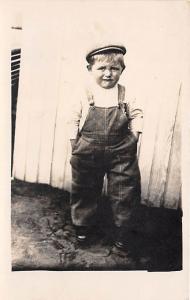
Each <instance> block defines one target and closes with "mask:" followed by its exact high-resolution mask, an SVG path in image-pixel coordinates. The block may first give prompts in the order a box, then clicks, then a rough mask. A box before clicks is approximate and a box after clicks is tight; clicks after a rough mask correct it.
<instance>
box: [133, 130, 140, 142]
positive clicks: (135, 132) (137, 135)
mask: <svg viewBox="0 0 190 300" xmlns="http://www.w3.org/2000/svg"><path fill="white" fill-rule="evenodd" d="M133 135H134V137H135V138H136V139H137V142H138V140H139V135H140V133H139V132H138V131H133Z"/></svg>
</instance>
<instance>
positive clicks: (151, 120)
mask: <svg viewBox="0 0 190 300" xmlns="http://www.w3.org/2000/svg"><path fill="white" fill-rule="evenodd" d="M154 100H155V101H154V102H153V101H152V98H151V99H148V101H147V104H146V107H145V111H144V126H143V133H142V138H141V146H140V153H139V167H140V171H141V194H142V203H144V204H146V203H147V201H148V187H149V182H150V173H151V168H152V161H153V156H154V150H155V139H156V132H157V127H158V116H159V111H160V105H159V101H158V100H159V99H156V97H155V99H154Z"/></svg>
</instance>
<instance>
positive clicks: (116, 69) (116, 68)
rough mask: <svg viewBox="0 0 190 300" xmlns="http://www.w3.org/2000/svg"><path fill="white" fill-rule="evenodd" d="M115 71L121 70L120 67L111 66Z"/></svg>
mask: <svg viewBox="0 0 190 300" xmlns="http://www.w3.org/2000/svg"><path fill="white" fill-rule="evenodd" d="M111 69H112V70H113V71H119V68H118V67H112V68H111Z"/></svg>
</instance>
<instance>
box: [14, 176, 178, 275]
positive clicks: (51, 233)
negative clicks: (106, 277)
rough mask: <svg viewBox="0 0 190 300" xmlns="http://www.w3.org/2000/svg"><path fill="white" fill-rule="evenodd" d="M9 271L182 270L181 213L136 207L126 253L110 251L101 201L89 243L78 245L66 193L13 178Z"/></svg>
mask: <svg viewBox="0 0 190 300" xmlns="http://www.w3.org/2000/svg"><path fill="white" fill-rule="evenodd" d="M11 211H12V269H13V271H24V270H60V271H61V270H147V271H174V270H175V271H177V270H181V268H182V255H181V253H182V242H181V240H182V234H181V233H182V228H181V218H182V217H181V211H178V210H177V211H176V210H167V209H156V208H147V207H145V206H141V207H140V208H139V211H138V214H137V220H138V222H137V224H136V227H135V228H136V229H135V230H134V231H133V232H131V240H130V247H129V248H130V253H131V255H123V254H121V253H118V252H116V251H113V247H112V239H113V230H112V218H111V212H110V209H109V206H108V201H107V200H106V199H103V200H102V206H101V207H100V213H99V222H98V225H99V226H97V228H96V230H95V232H94V235H93V236H92V238H91V241H90V243H89V245H88V246H86V247H79V245H78V243H77V241H76V238H75V231H74V228H73V226H72V224H71V219H70V208H69V193H67V192H65V191H61V190H59V189H55V188H52V187H50V186H48V185H42V184H32V183H26V182H23V181H18V180H14V181H12V210H11Z"/></svg>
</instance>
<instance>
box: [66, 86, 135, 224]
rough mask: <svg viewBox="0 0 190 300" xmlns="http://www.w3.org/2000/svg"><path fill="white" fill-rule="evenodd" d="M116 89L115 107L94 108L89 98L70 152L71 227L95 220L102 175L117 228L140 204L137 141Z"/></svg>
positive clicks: (93, 103)
mask: <svg viewBox="0 0 190 300" xmlns="http://www.w3.org/2000/svg"><path fill="white" fill-rule="evenodd" d="M122 88H123V87H122V86H120V85H118V106H114V107H108V108H104V107H97V106H95V102H94V99H93V95H91V94H88V100H89V112H88V115H87V117H86V120H85V123H84V125H83V128H82V130H81V132H80V134H79V136H78V138H77V140H76V143H75V144H74V146H73V149H72V157H71V166H72V192H71V217H72V221H73V224H74V225H78V226H90V225H93V224H94V222H95V220H96V212H97V207H98V202H99V200H100V199H101V193H102V187H103V182H104V175H105V174H107V193H108V197H109V201H110V205H111V208H112V212H113V220H114V223H115V225H116V226H129V225H130V217H131V214H132V212H133V209H134V208H136V206H137V204H138V203H139V202H140V172H139V167H138V161H137V156H136V152H137V139H136V137H135V136H134V135H133V133H132V132H131V131H130V129H129V126H130V119H129V115H128V114H127V113H126V112H125V111H124V102H123V101H124V90H123V89H122Z"/></svg>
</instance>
